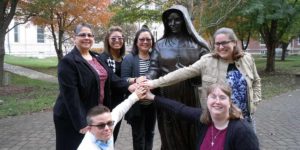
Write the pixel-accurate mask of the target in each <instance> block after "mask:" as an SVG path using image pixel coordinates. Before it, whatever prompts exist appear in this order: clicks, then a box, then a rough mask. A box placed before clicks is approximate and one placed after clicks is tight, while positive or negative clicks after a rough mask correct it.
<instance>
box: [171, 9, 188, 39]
mask: <svg viewBox="0 0 300 150" xmlns="http://www.w3.org/2000/svg"><path fill="white" fill-rule="evenodd" d="M167 24H168V28H169V30H170V31H171V32H172V33H175V34H176V33H180V32H181V31H182V30H184V29H183V28H185V23H184V20H183V17H182V14H181V13H179V12H176V11H174V12H171V13H170V14H169V16H168V17H167Z"/></svg>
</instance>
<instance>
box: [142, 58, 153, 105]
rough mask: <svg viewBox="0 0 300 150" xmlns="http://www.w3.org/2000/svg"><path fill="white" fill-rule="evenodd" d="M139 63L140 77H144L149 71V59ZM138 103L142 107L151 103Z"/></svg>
mask: <svg viewBox="0 0 300 150" xmlns="http://www.w3.org/2000/svg"><path fill="white" fill-rule="evenodd" d="M139 63H140V76H144V75H146V73H147V72H148V70H149V66H150V59H147V60H143V59H140V62H139ZM139 103H140V104H142V105H149V104H151V103H152V101H150V100H149V101H148V100H142V101H139Z"/></svg>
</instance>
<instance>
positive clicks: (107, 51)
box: [100, 26, 125, 142]
mask: <svg viewBox="0 0 300 150" xmlns="http://www.w3.org/2000/svg"><path fill="white" fill-rule="evenodd" d="M124 55H125V42H124V35H123V30H122V28H121V27H119V26H112V27H110V28H109V30H108V32H107V33H106V36H105V39H104V52H103V53H102V54H100V58H101V60H102V61H103V62H105V63H106V64H107V66H108V67H109V68H110V69H111V70H112V71H113V72H114V73H115V74H116V75H117V76H119V77H121V64H122V61H123V56H124ZM124 94H125V93H124V92H123V91H120V90H118V89H117V88H112V89H111V100H112V101H111V108H110V109H111V110H112V109H113V108H114V107H116V106H117V105H118V104H120V103H121V102H122V101H123V100H124V98H125V97H124ZM120 127H121V121H120V122H118V123H117V124H116V126H115V128H114V142H116V140H117V137H118V134H119V129H120Z"/></svg>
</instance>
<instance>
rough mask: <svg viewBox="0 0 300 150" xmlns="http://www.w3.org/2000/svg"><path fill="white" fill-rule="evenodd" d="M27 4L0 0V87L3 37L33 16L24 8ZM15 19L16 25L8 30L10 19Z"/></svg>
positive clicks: (13, 0)
mask: <svg viewBox="0 0 300 150" xmlns="http://www.w3.org/2000/svg"><path fill="white" fill-rule="evenodd" d="M27 5H28V3H26V1H21V0H1V1H0V11H1V13H0V20H1V21H0V86H3V84H4V80H3V79H4V68H3V67H4V66H3V65H4V56H5V45H4V42H5V35H6V33H8V32H9V31H10V30H11V29H12V28H14V27H15V26H17V25H19V24H24V23H26V22H27V21H28V20H29V18H30V17H31V16H32V15H33V14H31V13H28V12H27V11H26V9H22V8H26V7H27ZM14 17H15V19H16V20H18V23H17V24H15V25H14V26H13V27H12V28H9V24H10V23H11V21H12V19H13V18H14Z"/></svg>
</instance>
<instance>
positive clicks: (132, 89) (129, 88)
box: [128, 83, 138, 93]
mask: <svg viewBox="0 0 300 150" xmlns="http://www.w3.org/2000/svg"><path fill="white" fill-rule="evenodd" d="M137 87H138V86H137V84H136V83H134V84H131V85H130V86H129V87H128V91H129V92H131V93H133V92H134V91H135V90H136V88H137Z"/></svg>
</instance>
